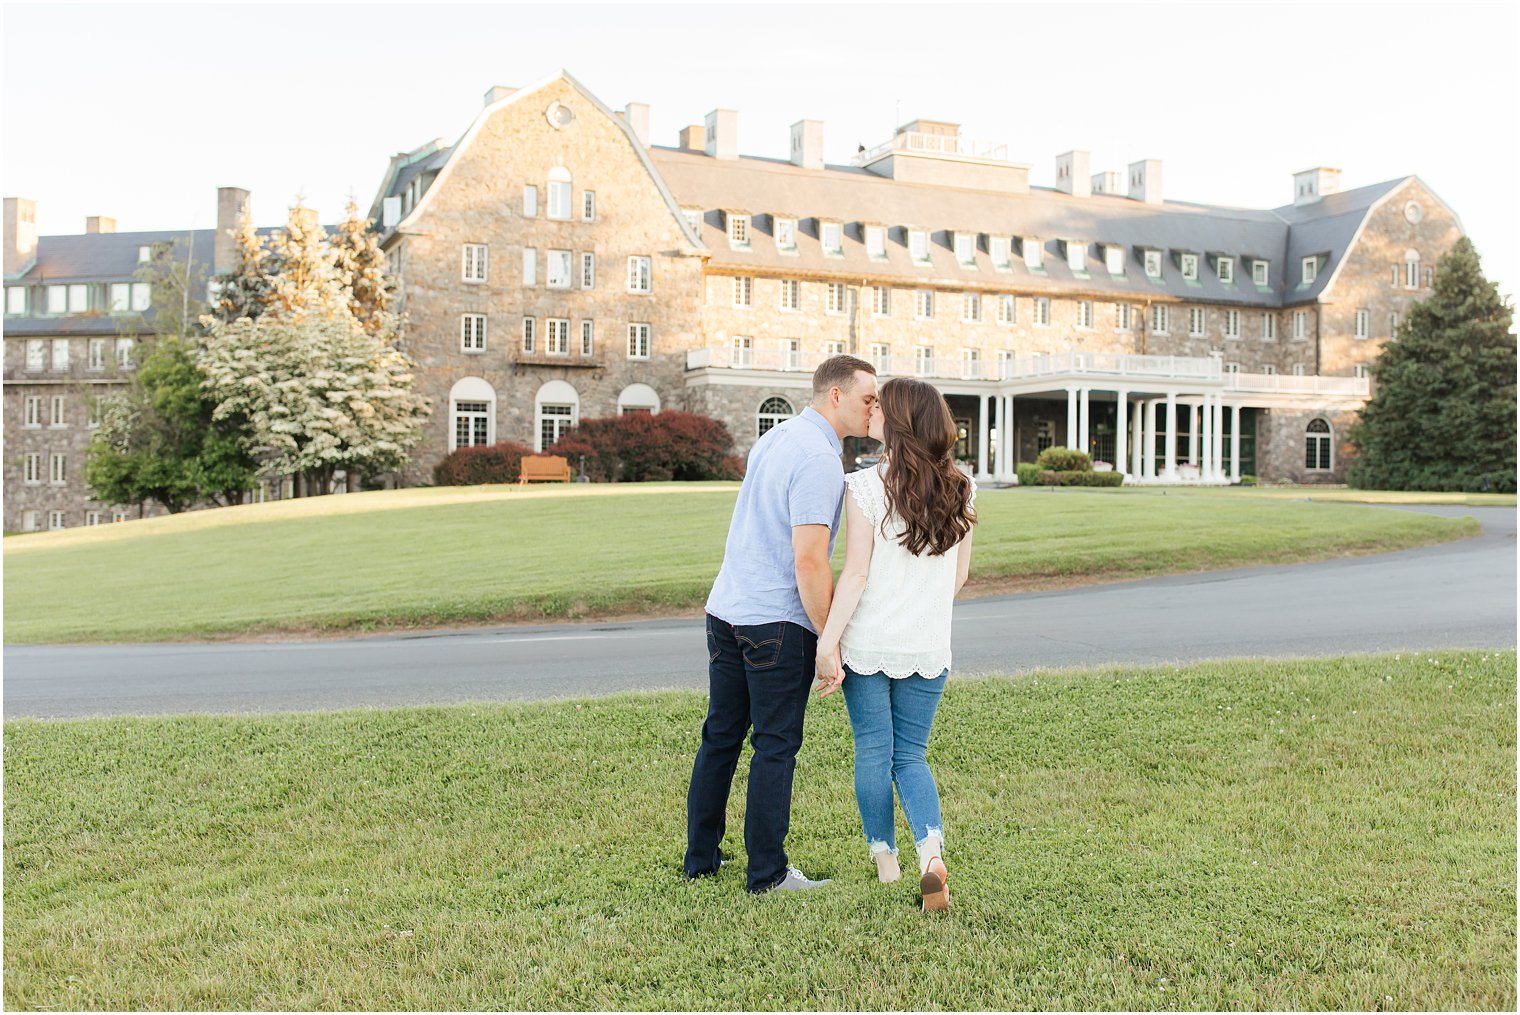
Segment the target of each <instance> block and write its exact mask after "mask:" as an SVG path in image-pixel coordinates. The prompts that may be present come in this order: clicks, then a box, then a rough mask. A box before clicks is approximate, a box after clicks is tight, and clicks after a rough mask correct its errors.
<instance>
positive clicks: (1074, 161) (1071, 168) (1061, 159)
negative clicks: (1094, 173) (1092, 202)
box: [1056, 150, 1092, 197]
mask: <svg viewBox="0 0 1520 1015" xmlns="http://www.w3.org/2000/svg"><path fill="white" fill-rule="evenodd" d="M1090 158H1091V156H1090V155H1089V153H1087V152H1084V151H1077V150H1073V151H1069V152H1066V153H1065V154H1063V155H1057V156H1056V189H1057V190H1059V191H1061V192H1062V193H1066V194H1070V195H1071V196H1072V197H1089V196H1091V195H1092V179H1091V174H1090V173H1089V172H1088V162H1089V160H1090Z"/></svg>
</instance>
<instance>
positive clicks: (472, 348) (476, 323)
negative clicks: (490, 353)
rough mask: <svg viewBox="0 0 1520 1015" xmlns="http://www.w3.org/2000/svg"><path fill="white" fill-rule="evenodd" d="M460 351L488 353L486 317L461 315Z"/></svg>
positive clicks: (481, 315) (483, 315) (482, 315)
mask: <svg viewBox="0 0 1520 1015" xmlns="http://www.w3.org/2000/svg"><path fill="white" fill-rule="evenodd" d="M459 351H460V352H468V353H481V352H485V351H486V315H485V314H460V315H459Z"/></svg>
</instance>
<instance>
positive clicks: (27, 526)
mask: <svg viewBox="0 0 1520 1015" xmlns="http://www.w3.org/2000/svg"><path fill="white" fill-rule="evenodd" d="M37 518H38V515H37V512H36V511H23V512H21V531H22V532H36V531H37Z"/></svg>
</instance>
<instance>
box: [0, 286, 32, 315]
mask: <svg viewBox="0 0 1520 1015" xmlns="http://www.w3.org/2000/svg"><path fill="white" fill-rule="evenodd" d="M26 303H27V296H26V286H24V285H8V286H6V287H5V312H6V314H7V315H9V316H11V317H20V316H22V315H24V314H25V313H26Z"/></svg>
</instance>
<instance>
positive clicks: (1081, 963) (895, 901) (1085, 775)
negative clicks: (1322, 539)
mask: <svg viewBox="0 0 1520 1015" xmlns="http://www.w3.org/2000/svg"><path fill="white" fill-rule="evenodd" d="M1515 665H1516V660H1515V653H1514V652H1513V651H1510V652H1501V653H1480V652H1461V653H1439V654H1422V655H1408V654H1406V655H1404V656H1403V657H1402V658H1399V657H1393V656H1381V657H1351V658H1343V659H1327V660H1305V661H1288V662H1284V661H1235V662H1226V663H1216V664H1208V665H1199V666H1190V667H1187V668H1182V669H1174V668H1171V667H1162V668H1153V669H1146V670H1139V671H1136V670H1123V671H1121V670H1105V671H1081V672H1069V673H1055V674H1051V673H1042V674H1035V675H1032V676H1028V677H1021V678H1018V679H1014V680H1008V679H996V678H994V679H984V680H959V679H956V678H952V683H951V685H950V688H949V690H948V692H947V694H946V697H945V700H944V704H943V706H942V709H941V712H940V718H939V721H938V723H937V727H936V731H935V739H934V741H933V743H932V745H931V754H930V759H931V762H932V763H933V764H934V766H935V769H936V774H937V776H938V779H939V782H940V786H941V791H942V795H943V799H944V811H945V821H946V830H947V833H948V840H947V859H948V861H949V863H950V870H951V895H952V909H951V912H950V913H949V914H948V915H947V916H946V917H945V918H934V917H930V918H927V919H926V918H925V917H924V916H923V915H922V914H920V913H919V912H918V911H917V908H916V903H917V898H916V883H899V884H897V885H891V886H883V885H879V884H877V883H876V881H875V872H874V867H871V866H870V865H869V864H868V862H867V860H866V859H865V856H864V852H865V849H864V842H863V840H862V838H861V836H860V830H859V823H858V820H859V819H858V816H857V814H856V812H855V809H854V800H853V793H852V788H851V779H850V759H851V745H850V738H849V729H848V724H847V722H846V720H845V718H844V710H843V707H842V703H841V702H840V701H839V699H838V698H830V699H824V700H821V701H820V700H815V701H814V702H813V703H812V705H811V706H810V708H809V711H808V719H807V739H806V742H805V745H804V747H803V751H802V754H801V756H800V760H799V767H798V775H797V782H796V791H795V806H794V812H793V823H792V834H791V837H790V839H789V842H788V846H789V849H790V851H791V853H792V856H793V858H794V859H795V860H796V861H797V862H799V863H800V864H802V865H803V866H804V868H805V869H806V870H807V871H808V873H810V874H813V875H815V876H817V875H823V876H829V877H832V878H834V879H835V883H834V884H833V885H832V886H830V887H828V888H827V889H825V890H822V891H819V892H814V893H809V894H807V895H806V896H795V895H793V896H766V897H760V898H753V897H749V896H747V895H746V894H745V893H744V891H743V884H744V879H743V869H742V868H743V847H742V835H741V829H742V824H741V819H740V813H741V807H742V793H739V794H736V795H735V797H734V800H733V806H732V808H731V818H730V822H729V836H728V841H727V843H726V847H727V849H728V851H729V853H730V854H731V855H732V856H733V857H734V858H735V862H734V863H732V864H730V866H729V867H727V868H725V869H724V870H723V871H722V873H721V874H720V875H719V876H718V877H716V878H714V879H709V880H705V881H702V882H698V883H696V884H693V885H686V884H683V883H682V882H681V880H680V878H679V871H680V855H681V851H682V849H683V845H684V800H685V789H686V780H687V777H688V775H689V773H690V766H691V759H692V754H693V751H694V749H695V745H696V739H697V733H698V729H699V726H700V723H701V717H702V713H703V708H704V697H703V696H701V695H698V694H692V693H665V694H657V695H629V696H623V697H618V698H608V699H595V700H579V701H561V702H553V703H544V704H533V705H522V704H513V705H480V706H463V707H449V708H427V709H406V710H398V711H351V712H340V713H325V714H317V713H314V714H295V715H281V716H267V717H259V718H243V717H213V718H206V717H200V718H163V719H110V720H93V721H67V722H40V721H17V722H10V723H7V724H6V726H5V770H4V778H5V812H4V820H5V870H4V873H5V882H4V886H5V887H4V892H5V910H4V932H5V933H4V963H5V967H4V968H5V980H4V998H5V1004H6V1007H7V1008H10V1009H56V1008H64V1009H82V1008H83V1009H92V1008H115V1009H184V1008H210V1009H227V1008H233V1009H296V1010H300V1009H356V1010H363V1009H378V1010H393V1009H427V1008H433V1009H445V1010H448V1009H472V1008H491V1009H529V1010H531V1009H554V1008H576V1009H612V1010H617V1009H690V1008H701V1009H750V1010H769V1009H843V1010H851V1009H862V1008H864V1009H887V1010H894V1009H908V1010H915V1009H917V1010H923V1009H938V1008H946V1009H978V1010H999V1009H1012V1010H1018V1009H1025V1008H1036V1009H1046V1008H1066V1009H1142V1010H1144V1009H1154V1008H1177V1009H1182V1010H1187V1009H1205V1010H1208V1009H1309V1010H1314V1009H1484V1010H1510V1011H1512V1010H1514V1008H1515V1002H1516V997H1515V964H1514V963H1515V948H1516V936H1515V912H1516V894H1515V876H1516V870H1515V834H1516V825H1515V806H1516V798H1515V789H1516V785H1515V765H1514V759H1515V690H1516V688H1515ZM746 757H747V755H746ZM744 772H745V763H741V766H740V772H739V776H738V780H739V781H738V782H737V783H736V784H737V785H740V786H742V780H743V778H744ZM899 836H900V837H901V838H902V839H903V840H906V839H907V833H906V830H905V829H904V830H900V831H899ZM905 860H906V861H907V863H908V864H911V863H912V859H911V851H905Z"/></svg>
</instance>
